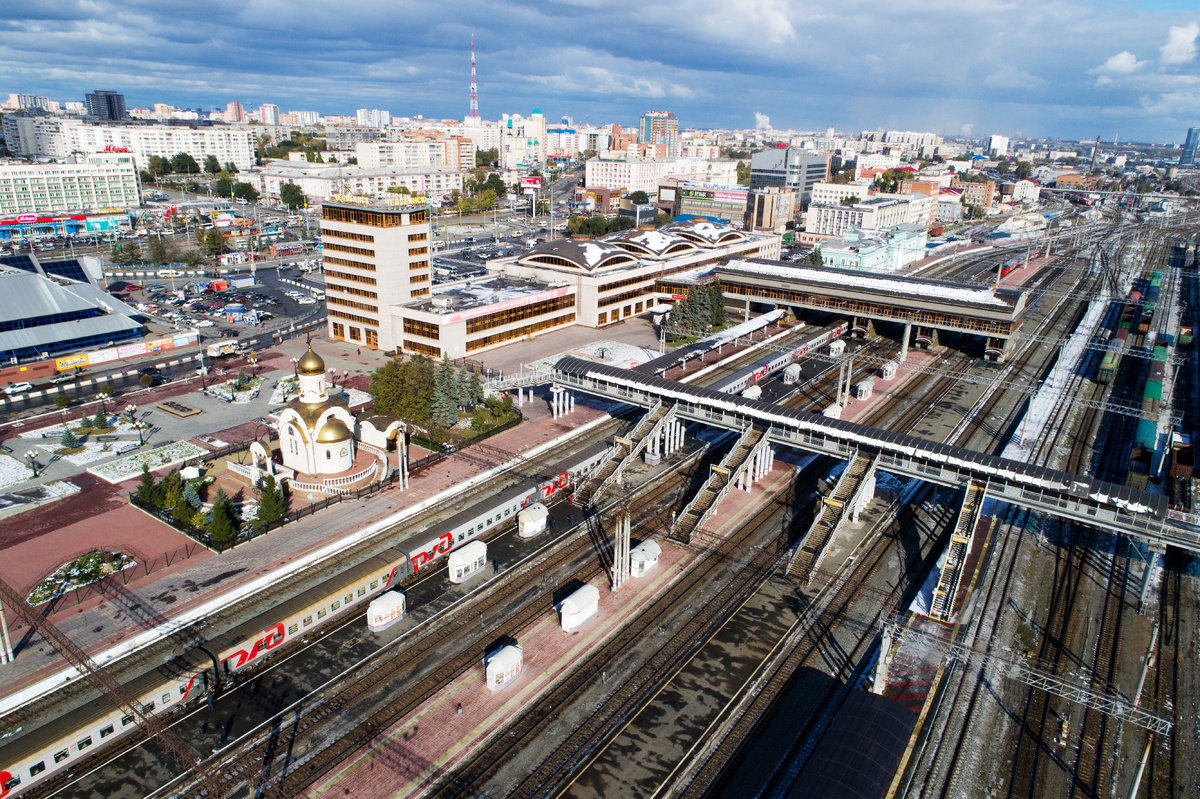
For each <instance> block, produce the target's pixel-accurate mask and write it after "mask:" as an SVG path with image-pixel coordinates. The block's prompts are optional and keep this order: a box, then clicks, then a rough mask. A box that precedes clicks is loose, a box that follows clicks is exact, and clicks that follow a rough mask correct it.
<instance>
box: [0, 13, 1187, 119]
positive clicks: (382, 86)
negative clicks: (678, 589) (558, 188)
mask: <svg viewBox="0 0 1200 799" xmlns="http://www.w3.org/2000/svg"><path fill="white" fill-rule="evenodd" d="M0 5H3V6H7V10H6V11H5V13H4V14H3V15H2V16H3V18H2V19H0V92H23V93H32V94H40V95H46V96H49V97H50V98H51V99H55V100H59V101H65V100H82V99H83V95H84V93H85V92H87V91H92V90H94V89H111V90H116V91H120V92H123V93H124V94H125V96H126V98H127V101H128V104H129V105H130V106H131V107H144V106H148V105H150V104H151V103H154V102H165V103H170V104H173V105H177V106H183V107H189V108H196V107H199V108H202V109H205V110H208V109H210V108H212V107H217V106H219V107H221V108H223V107H224V105H225V103H227V102H228V101H230V100H240V101H241V102H242V103H243V104H244V105H246V106H247V107H256V106H257V105H259V104H260V103H265V102H273V103H277V104H278V105H279V106H280V108H281V109H283V110H285V111H287V110H299V109H305V110H316V111H320V112H322V113H332V114H340V113H353V112H354V110H355V109H357V108H362V107H372V108H384V109H388V110H390V111H391V112H392V113H393V114H396V115H400V116H415V115H417V114H424V115H425V116H427V117H438V118H454V117H459V118H461V117H462V116H463V115H464V114H465V113H466V111H467V91H468V82H469V70H470V65H469V47H470V40H471V35H472V33H474V35H475V43H476V53H477V59H478V70H479V107H480V111H481V113H482V115H483V117H484V118H485V119H497V118H499V116H500V115H501V114H502V113H505V112H508V113H526V114H527V113H529V112H530V111H532V109H533V108H534V107H535V106H538V107H540V108H541V109H542V111H543V112H545V113H546V114H547V115H548V116H549V117H550V118H551V119H558V118H559V117H562V116H564V115H569V116H571V117H573V118H575V119H576V120H585V119H586V120H587V121H589V122H593V123H596V122H621V123H623V124H632V123H635V122H636V119H637V117H638V116H639V115H640V114H641V113H642V112H643V111H646V110H649V109H666V110H671V111H674V112H675V113H676V114H677V115H678V116H679V118H680V123H681V125H682V126H683V127H753V126H754V124H755V120H756V118H761V117H756V115H765V116H766V117H769V118H770V121H771V123H772V125H773V126H774V127H775V128H778V129H788V128H792V129H804V130H823V129H825V128H827V127H829V126H833V127H835V128H837V129H838V130H839V131H847V132H849V131H858V130H864V129H881V128H888V129H905V130H933V131H936V132H938V133H942V134H944V135H960V134H963V133H973V134H974V135H976V136H986V135H988V134H990V133H999V134H1005V135H1011V136H1063V137H1074V138H1081V139H1086V138H1093V137H1095V136H1097V135H1101V136H1103V137H1104V139H1105V140H1112V138H1113V137H1114V136H1118V137H1119V138H1120V140H1121V141H1128V140H1130V139H1133V140H1141V141H1153V142H1179V141H1181V140H1182V139H1183V136H1184V134H1185V132H1186V129H1187V128H1188V127H1189V126H1194V125H1200V58H1198V57H1197V36H1198V35H1200V3H1198V2H1197V1H1196V0H1143V1H1142V2H1136V1H1134V0H1130V1H1129V2H1117V1H1116V0H838V2H806V1H805V0H794V1H792V2H789V0H631V1H627V0H561V1H560V2H537V1H536V0H535V1H534V2H513V1H512V0H488V2H479V1H478V0H442V1H441V2H408V1H407V0H344V1H343V2H329V1H328V0H321V2H313V1H312V0H209V1H208V2H204V3H199V2H177V0H154V2H148V1H147V0H74V1H71V0H37V2H19V1H18V0H0Z"/></svg>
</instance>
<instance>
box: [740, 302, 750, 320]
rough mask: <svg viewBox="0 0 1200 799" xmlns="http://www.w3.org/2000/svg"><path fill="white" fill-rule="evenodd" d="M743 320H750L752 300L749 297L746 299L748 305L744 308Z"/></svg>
mask: <svg viewBox="0 0 1200 799" xmlns="http://www.w3.org/2000/svg"><path fill="white" fill-rule="evenodd" d="M742 321H743V322H749V321H750V300H749V299H748V298H747V300H746V305H745V307H744V308H743V310H742Z"/></svg>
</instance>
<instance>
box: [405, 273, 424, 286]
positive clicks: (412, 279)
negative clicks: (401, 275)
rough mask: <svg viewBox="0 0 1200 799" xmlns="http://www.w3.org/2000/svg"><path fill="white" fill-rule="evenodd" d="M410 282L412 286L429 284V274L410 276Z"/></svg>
mask: <svg viewBox="0 0 1200 799" xmlns="http://www.w3.org/2000/svg"><path fill="white" fill-rule="evenodd" d="M408 282H409V283H410V284H412V283H428V282H429V273H428V272H426V273H425V274H423V275H409V276H408Z"/></svg>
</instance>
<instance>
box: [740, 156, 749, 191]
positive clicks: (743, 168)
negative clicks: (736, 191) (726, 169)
mask: <svg viewBox="0 0 1200 799" xmlns="http://www.w3.org/2000/svg"><path fill="white" fill-rule="evenodd" d="M737 182H738V185H740V186H749V185H750V165H749V164H747V163H746V162H745V161H738V162H737Z"/></svg>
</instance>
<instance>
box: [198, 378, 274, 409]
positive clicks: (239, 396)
mask: <svg viewBox="0 0 1200 799" xmlns="http://www.w3.org/2000/svg"><path fill="white" fill-rule="evenodd" d="M262 382H263V380H262V378H261V377H252V378H250V379H249V380H247V381H246V385H245V386H243V387H242V388H240V389H237V390H234V388H233V387H232V386H231V385H230V384H229V383H228V382H226V383H217V384H216V385H212V386H209V387H208V389H207V390H206V391H205V392H204V393H205V394H208V396H210V397H215V398H216V399H219V400H223V401H225V402H232V403H234V404H236V405H245V404H246V403H248V402H251V401H253V400H254V399H255V397H256V395H257V394H258V393H259V390H260V389H261V388H262Z"/></svg>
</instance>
